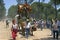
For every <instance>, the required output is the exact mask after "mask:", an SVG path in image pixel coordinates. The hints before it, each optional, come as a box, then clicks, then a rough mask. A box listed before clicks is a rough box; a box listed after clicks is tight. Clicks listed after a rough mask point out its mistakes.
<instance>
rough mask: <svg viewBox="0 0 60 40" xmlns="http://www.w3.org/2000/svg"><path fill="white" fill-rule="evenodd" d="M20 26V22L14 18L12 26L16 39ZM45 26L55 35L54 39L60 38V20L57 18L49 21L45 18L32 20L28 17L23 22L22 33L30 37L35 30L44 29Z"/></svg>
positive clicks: (13, 35)
mask: <svg viewBox="0 0 60 40" xmlns="http://www.w3.org/2000/svg"><path fill="white" fill-rule="evenodd" d="M18 28H19V27H18V24H17V23H16V20H15V19H13V20H12V28H11V32H12V38H13V40H16V36H17V32H18ZM44 28H48V29H50V30H51V35H52V36H53V38H54V39H55V38H56V39H58V38H59V33H60V20H56V19H55V20H53V19H52V20H47V21H46V20H43V19H41V20H38V21H37V20H33V21H30V20H29V19H27V20H26V21H25V22H22V23H21V34H22V35H23V36H25V37H26V38H28V37H29V36H34V33H33V32H34V31H36V30H37V29H41V31H42V30H43V29H44ZM19 32H20V31H19Z"/></svg>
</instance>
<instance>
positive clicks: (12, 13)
mask: <svg viewBox="0 0 60 40" xmlns="http://www.w3.org/2000/svg"><path fill="white" fill-rule="evenodd" d="M16 14H17V6H16V5H12V6H11V7H10V8H9V10H8V17H10V18H14V17H15V15H16Z"/></svg>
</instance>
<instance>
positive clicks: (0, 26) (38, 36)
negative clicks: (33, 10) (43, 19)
mask: <svg viewBox="0 0 60 40" xmlns="http://www.w3.org/2000/svg"><path fill="white" fill-rule="evenodd" d="M10 29H11V23H10V26H9V28H6V25H5V22H2V21H1V22H0V40H9V39H11V31H10ZM50 34H51V31H50V30H49V29H44V30H43V31H41V30H40V29H38V30H37V31H35V32H34V36H30V37H29V38H28V39H26V38H24V37H23V36H22V35H20V34H19V33H18V34H17V40H42V38H48V37H51V36H49V35H50Z"/></svg>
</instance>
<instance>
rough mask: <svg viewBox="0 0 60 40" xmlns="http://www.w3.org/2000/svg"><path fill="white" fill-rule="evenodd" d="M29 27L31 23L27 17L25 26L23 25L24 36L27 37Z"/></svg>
mask: <svg viewBox="0 0 60 40" xmlns="http://www.w3.org/2000/svg"><path fill="white" fill-rule="evenodd" d="M30 27H31V23H30V21H29V19H27V23H26V27H25V36H26V38H28V37H29V35H30Z"/></svg>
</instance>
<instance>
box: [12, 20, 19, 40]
mask: <svg viewBox="0 0 60 40" xmlns="http://www.w3.org/2000/svg"><path fill="white" fill-rule="evenodd" d="M17 29H18V26H17V24H16V21H15V20H13V21H12V28H11V31H12V38H13V40H16V36H17Z"/></svg>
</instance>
